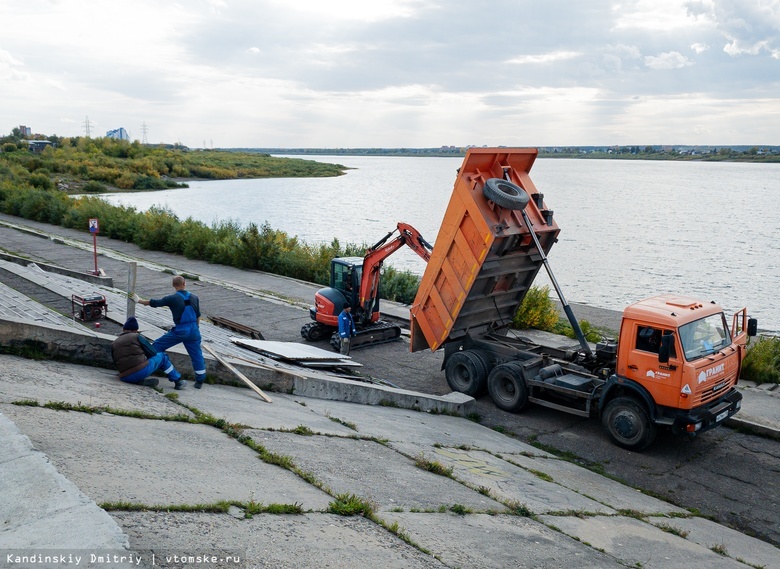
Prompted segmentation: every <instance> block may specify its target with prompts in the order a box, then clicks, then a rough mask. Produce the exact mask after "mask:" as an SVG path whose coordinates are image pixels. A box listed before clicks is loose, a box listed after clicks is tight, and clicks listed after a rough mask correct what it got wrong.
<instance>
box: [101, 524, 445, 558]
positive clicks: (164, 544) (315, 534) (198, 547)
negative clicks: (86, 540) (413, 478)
mask: <svg viewBox="0 0 780 569" xmlns="http://www.w3.org/2000/svg"><path fill="white" fill-rule="evenodd" d="M112 515H113V516H114V518H115V519H116V520H117V521H118V522H119V524H120V525H121V526H122V527H123V528H124V530H125V531H126V532H127V534H128V535H129V536H130V544H131V545H132V547H133V549H134V550H136V551H138V552H139V553H140V554H142V555H143V557H144V558H145V559H146V560H148V559H150V557H151V552H150V550H151V549H154V550H155V552H156V555H157V561H158V562H160V563H162V562H164V559H161V557H164V556H165V555H166V554H168V555H171V554H176V553H178V554H182V553H185V554H186V553H192V552H198V553H203V554H205V555H210V554H211V553H217V552H219V553H224V554H226V555H236V554H238V555H242V556H243V557H244V558H245V561H246V563H245V564H244V565H242V566H243V567H271V568H274V569H278V568H281V567H295V568H298V569H315V568H317V569H319V568H322V567H338V568H339V569H366V568H369V567H381V568H383V569H418V568H419V569H422V568H426V569H438V568H442V569H444V568H445V567H446V566H445V565H444V564H442V563H441V562H439V561H437V560H436V559H434V558H433V557H432V556H431V555H427V554H425V553H423V552H421V551H420V550H419V549H417V548H415V547H413V546H411V545H408V544H406V543H404V542H403V541H402V540H401V539H399V538H398V537H396V536H394V535H392V534H391V533H390V532H387V531H385V530H384V529H382V528H381V527H379V526H378V525H376V524H374V523H372V522H370V521H368V520H366V519H365V518H362V517H357V516H353V517H342V516H336V515H332V514H305V515H269V514H261V515H255V516H253V517H252V519H235V518H233V517H231V516H229V515H227V514H196V513H186V514H184V513H168V512H112ZM158 564H159V563H158ZM224 566H225V567H228V566H229V565H227V564H226V565H224Z"/></svg>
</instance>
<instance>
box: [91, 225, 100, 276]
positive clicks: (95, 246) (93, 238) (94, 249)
mask: <svg viewBox="0 0 780 569" xmlns="http://www.w3.org/2000/svg"><path fill="white" fill-rule="evenodd" d="M92 249H93V251H94V252H95V276H98V275H99V274H100V273H98V265H97V233H93V234H92Z"/></svg>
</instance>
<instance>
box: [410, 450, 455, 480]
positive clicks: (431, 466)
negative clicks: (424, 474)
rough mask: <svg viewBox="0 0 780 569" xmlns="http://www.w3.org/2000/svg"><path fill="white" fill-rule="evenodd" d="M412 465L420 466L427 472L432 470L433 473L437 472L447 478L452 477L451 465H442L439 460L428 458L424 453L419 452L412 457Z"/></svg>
mask: <svg viewBox="0 0 780 569" xmlns="http://www.w3.org/2000/svg"><path fill="white" fill-rule="evenodd" d="M414 465H415V466H416V467H417V468H421V469H422V470H427V471H428V472H433V473H434V474H438V475H439V476H446V477H447V478H452V471H453V467H452V466H444V465H443V464H442V463H441V462H439V461H438V460H430V459H428V458H425V455H424V454H422V453H420V454H419V455H417V456H416V457H415V458H414Z"/></svg>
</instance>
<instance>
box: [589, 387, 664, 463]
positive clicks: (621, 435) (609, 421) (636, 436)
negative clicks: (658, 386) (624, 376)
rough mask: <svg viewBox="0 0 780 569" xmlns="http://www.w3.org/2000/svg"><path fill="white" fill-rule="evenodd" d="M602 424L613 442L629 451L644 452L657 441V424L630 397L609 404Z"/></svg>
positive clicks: (602, 417)
mask: <svg viewBox="0 0 780 569" xmlns="http://www.w3.org/2000/svg"><path fill="white" fill-rule="evenodd" d="M601 424H602V425H603V426H604V428H605V429H606V430H607V433H609V436H610V438H611V439H612V441H613V442H614V443H615V444H616V445H618V446H620V447H623V448H626V449H628V450H636V451H639V450H642V449H645V448H647V447H648V446H649V445H650V443H652V442H653V441H654V440H655V434H656V428H655V424H653V422H652V421H651V420H650V416H649V415H648V414H647V411H646V410H645V408H644V407H643V406H642V405H641V404H640V403H639V402H638V401H637V400H636V399H632V398H630V397H616V398H615V399H613V400H612V401H610V402H609V403H607V406H606V408H605V409H604V414H603V415H602V416H601Z"/></svg>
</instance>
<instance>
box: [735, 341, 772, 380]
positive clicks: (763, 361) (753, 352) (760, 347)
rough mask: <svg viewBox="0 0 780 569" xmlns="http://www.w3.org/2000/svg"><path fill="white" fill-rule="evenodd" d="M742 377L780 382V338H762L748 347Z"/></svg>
mask: <svg viewBox="0 0 780 569" xmlns="http://www.w3.org/2000/svg"><path fill="white" fill-rule="evenodd" d="M741 378H742V379H745V380H747V381H754V382H756V383H780V338H777V337H772V338H760V339H759V340H758V341H757V342H755V343H754V344H753V345H752V346H750V347H749V348H748V352H747V355H746V356H745V360H744V361H743V362H742V376H741Z"/></svg>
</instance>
